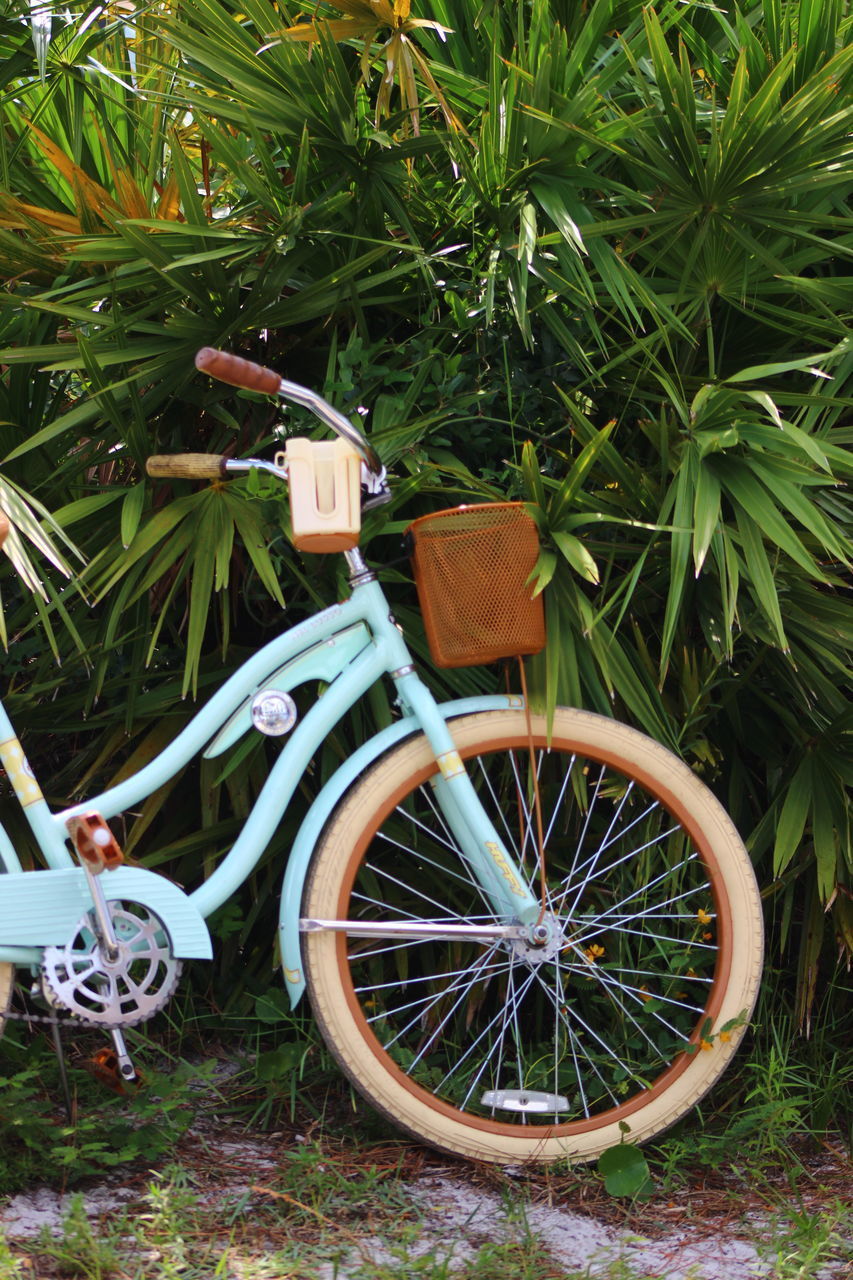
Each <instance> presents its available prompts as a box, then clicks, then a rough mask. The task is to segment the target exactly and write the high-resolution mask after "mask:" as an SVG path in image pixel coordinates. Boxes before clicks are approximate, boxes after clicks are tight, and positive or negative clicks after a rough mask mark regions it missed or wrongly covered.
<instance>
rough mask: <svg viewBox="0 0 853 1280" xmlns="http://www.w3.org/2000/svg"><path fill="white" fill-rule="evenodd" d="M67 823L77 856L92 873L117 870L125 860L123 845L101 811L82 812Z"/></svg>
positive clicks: (97, 873)
mask: <svg viewBox="0 0 853 1280" xmlns="http://www.w3.org/2000/svg"><path fill="white" fill-rule="evenodd" d="M65 825H66V827H67V829H68V834H69V836H70V837H71V843H72V844H73V845H74V848H75V849H76V850H77V856H78V857H79V859H80V861H81V863H82V864H83V865H84V866H85V867H88V869H89V871H91V873H92V875H95V876H99V875H100V874H101V872H102V871H115V869H116V867H120V866H121V865H122V863H123V862H124V853H123V851H122V848H121V845H120V844H119V842H118V841H117V840H116V838H115V836H114V835H113V833H112V831H110V829H109V827H108V826H107V823H106V819H105V818H102V817H101V815H100V814H99V813H81V814H80V815H79V816H78V817H76V818H69V819H68V821H67V822H66V824H65Z"/></svg>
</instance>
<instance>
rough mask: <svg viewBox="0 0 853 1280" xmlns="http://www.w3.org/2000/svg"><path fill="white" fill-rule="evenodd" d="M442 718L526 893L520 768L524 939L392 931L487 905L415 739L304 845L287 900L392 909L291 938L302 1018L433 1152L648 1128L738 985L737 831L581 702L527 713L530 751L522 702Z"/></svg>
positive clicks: (700, 1068) (736, 1003) (647, 743)
mask: <svg viewBox="0 0 853 1280" xmlns="http://www.w3.org/2000/svg"><path fill="white" fill-rule="evenodd" d="M451 730H452V733H453V737H454V740H455V742H456V745H457V748H458V750H459V752H460V754H461V755H462V757H463V758H464V759H465V760H466V762H467V767H468V772H469V775H470V777H471V779H472V781H473V783H474V786H475V787H476V788H477V790H478V793H479V796H480V799H481V800H482V803H483V805H484V807H485V808H486V810H487V812H488V813H489V815H490V817H491V819H492V821H493V822H494V825H495V828H496V830H497V831H498V832H499V834H500V836H501V838H502V840H503V841H504V843H505V845H506V846H507V848H509V849H511V850H512V852H513V853H514V856H515V858H516V860H517V863H518V865H519V866H520V867H521V868H522V870H523V872H524V874H525V875H526V876H527V878H528V881H529V883H530V886H531V888H532V890H533V892H534V893H536V894H537V896H538V895H539V892H540V886H541V883H542V876H541V873H540V867H539V855H538V844H537V840H536V838H535V834H534V833H535V820H534V817H533V803H532V795H533V789H532V777H533V771H534V770H535V774H536V777H537V779H538V785H539V791H540V795H541V806H542V816H543V833H544V850H545V873H544V881H545V903H544V912H543V917H542V923H544V924H545V926H546V928H545V929H544V930H540V931H539V934H538V935H537V937H543V936H544V935H546V934H547V938H546V940H545V941H543V942H538V941H533V940H532V939H523V938H506V937H504V938H492V939H488V938H483V937H481V938H480V939H476V938H466V937H464V935H463V936H457V937H453V938H450V937H448V938H447V939H445V940H442V939H440V938H437V937H435V936H433V937H429V936H426V937H425V936H420V937H418V936H415V935H416V930H415V929H414V928H412V927H411V926H414V925H418V924H421V925H422V924H424V923H425V922H426V923H432V924H436V925H441V924H452V925H468V926H471V925H476V926H478V927H482V926H485V925H489V924H491V925H495V924H501V923H504V922H503V921H502V919H501V917H499V916H498V915H497V914H495V912H494V911H493V910H492V907H491V904H490V903H489V901H488V900H487V899H486V896H485V895H484V893H483V891H482V889H481V888H480V886H479V884H478V882H477V880H476V879H475V877H474V876H473V874H472V873H471V872H470V870H469V869H468V867H467V866H466V862H465V857H464V855H463V854H462V853H461V852H460V850H459V847H458V845H457V842H456V840H455V838H454V836H453V833H452V831H451V829H450V826H449V824H448V822H447V820H446V819H445V817H444V815H443V814H442V812H441V810H440V808H439V806H438V804H437V801H436V796H435V794H434V791H433V788H432V786H431V779H434V777H435V774H436V766H435V760H434V757H433V755H432V753H431V751H430V748H429V745H428V744H427V742H426V740H425V739H424V737H423V736H422V735H420V734H417V735H415V736H413V737H412V738H410V739H408V740H407V741H406V742H404V743H402V744H401V745H400V746H398V747H396V748H394V749H393V750H392V751H390V752H389V753H388V754H387V755H386V756H385V757H383V758H382V759H381V760H380V761H378V762H377V764H376V765H375V766H374V767H373V769H372V770H371V771H370V772H369V773H367V774H366V775H365V776H364V778H363V779H362V780H361V781H360V782H359V783H358V784H357V785H356V786H354V787H353V788H352V789H351V790H350V792H348V794H347V795H346V796H345V797H344V799H343V801H342V802H341V804H340V806H339V808H338V810H337V812H336V814H335V815H334V817H333V819H332V821H331V823H330V824H329V826H328V828H327V830H326V832H325V835H324V837H323V840H322V842H321V844H320V846H319V847H318V850H317V853H316V855H315V858H314V862H313V864H312V871H311V874H310V877H309V881H308V884H307V886H306V891H305V898H304V903H303V906H304V915H305V917H307V918H308V919H312V920H337V921H341V920H343V921H352V922H359V923H360V924H362V926H364V923H365V922H369V923H373V924H376V923H380V924H382V925H384V926H387V925H394V926H396V927H398V928H399V936H397V937H390V936H387V933H386V936H383V937H373V938H371V937H365V936H356V933H355V930H351V931H350V933H349V935H348V934H347V933H346V932H345V931H341V930H338V931H335V930H332V929H322V928H320V929H319V930H318V931H316V932H307V933H306V934H305V936H304V944H305V967H306V974H307V980H308V987H309V990H310V993H311V999H312V1003H313V1007H314V1011H315V1014H316V1017H317V1019H318V1022H319V1025H320V1027H321V1030H322V1031H323V1034H324V1036H325V1037H326V1040H327V1041H328V1043H329V1045H330V1047H331V1049H332V1052H333V1053H334V1054H335V1056H336V1058H337V1059H338V1062H339V1063H340V1065H341V1067H342V1068H343V1070H344V1071H345V1072H346V1074H347V1075H348V1076H349V1078H350V1079H351V1080H352V1082H353V1083H354V1084H355V1085H356V1087H357V1088H358V1089H359V1090H360V1091H361V1092H362V1093H363V1094H364V1096H365V1097H366V1098H367V1099H368V1100H369V1101H370V1102H371V1103H372V1105H373V1106H374V1107H376V1108H377V1109H378V1110H379V1111H381V1112H383V1113H384V1114H386V1115H387V1116H388V1117H389V1118H390V1119H391V1120H392V1121H393V1122H394V1123H395V1124H397V1125H398V1126H400V1127H401V1128H403V1129H405V1130H407V1131H408V1132H409V1133H411V1134H413V1135H414V1136H415V1137H417V1138H419V1139H420V1140H422V1141H424V1142H426V1143H429V1144H430V1145H432V1146H435V1147H438V1148H440V1149H442V1150H444V1151H450V1152H454V1153H457V1154H461V1155H464V1156H467V1157H470V1158H474V1159H480V1160H492V1161H495V1162H498V1163H507V1162H517V1161H524V1160H535V1161H552V1160H557V1159H561V1158H565V1157H568V1158H570V1159H574V1160H591V1159H594V1158H595V1157H596V1156H598V1155H599V1154H600V1153H601V1152H602V1151H603V1150H605V1149H606V1148H607V1147H610V1146H613V1145H614V1144H616V1143H618V1142H620V1141H622V1140H624V1139H625V1138H627V1139H628V1140H629V1141H632V1142H642V1141H643V1140H646V1139H648V1138H651V1137H652V1136H654V1135H655V1134H657V1133H660V1132H661V1131H662V1130H663V1129H665V1128H667V1127H668V1126H669V1125H671V1124H673V1123H674V1122H675V1121H676V1120H677V1119H678V1118H679V1117H680V1116H682V1115H684V1113H685V1112H686V1111H688V1110H689V1109H690V1108H691V1107H692V1106H694V1104H695V1103H697V1102H698V1101H699V1099H700V1098H701V1097H702V1096H703V1095H704V1094H705V1093H706V1092H707V1090H708V1089H709V1088H710V1087H711V1085H712V1084H713V1083H714V1081H715V1080H716V1079H717V1078H718V1077H719V1075H720V1074H721V1072H722V1071H723V1070H724V1068H725V1067H726V1064H727V1063H728V1061H729V1060H730V1058H731V1056H732V1054H733V1053H734V1051H735V1048H736V1045H737V1042H738V1040H739V1039H740V1037H741V1035H742V1034H743V1030H744V1027H745V1025H746V1023H747V1020H748V1018H749V1016H750V1013H751V1011H752V1007H753V1004H754V1002H755V997H756V994H757V989H758V983H759V977H760V970H761V956H762V924H761V909H760V902H759V897H758V891H757V886H756V883H755V877H754V875H753V872H752V867H751V865H750V862H749V859H748V857H747V854H746V851H745V850H744V848H743V845H742V843H741V841H740V839H739V837H738V835H737V832H736V831H735V829H734V826H733V825H732V823H731V821H730V819H729V818H728V817H727V815H726V814H725V812H724V810H723V809H722V808H721V806H720V805H719V804H718V802H717V801H716V799H715V798H714V797H713V795H712V794H711V793H710V792H709V791H708V789H707V788H706V787H705V786H704V785H703V784H702V783H701V782H700V781H699V780H698V778H697V777H696V776H695V775H694V774H693V773H692V772H691V770H690V769H689V768H688V767H687V766H686V765H685V764H683V763H682V762H681V761H680V760H678V759H677V758H676V757H674V756H672V755H671V754H670V753H669V752H668V751H666V750H665V749H664V748H663V747H661V746H660V745H659V744H658V743H656V742H653V741H652V740H650V739H649V738H646V737H645V736H644V735H642V734H640V733H637V732H636V731H634V730H632V729H629V728H627V727H625V726H624V725H620V724H618V723H616V722H615V721H612V720H608V719H606V718H604V717H601V716H597V715H592V714H590V713H587V712H579V711H572V710H568V709H565V708H560V709H558V711H557V713H556V716H555V720H554V725H553V732H552V735H551V737H550V740H549V738H548V734H547V727H546V723H545V720H544V718H543V717H533V743H534V751H533V762H532V763H531V756H530V753H529V749H528V735H527V727H526V720H525V716H524V713H523V711H512V710H507V711H495V712H484V713H482V714H477V715H471V716H464V717H460V718H458V719H456V720H454V721H452V722H451ZM407 930H408V931H409V936H406V935H407ZM437 931H438V930H436V932H437Z"/></svg>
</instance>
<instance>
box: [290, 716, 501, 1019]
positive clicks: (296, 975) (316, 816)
mask: <svg viewBox="0 0 853 1280" xmlns="http://www.w3.org/2000/svg"><path fill="white" fill-rule="evenodd" d="M519 705H520V700H519V698H518V697H517V696H513V695H502V694H501V695H495V696H489V697H479V698H459V699H457V700H456V701H455V702H444V703H441V704H440V705H439V711H440V712H441V714H442V715H443V716H444V718H445V720H449V719H451V718H452V717H455V716H464V715H470V714H472V713H473V712H475V711H505V710H506V709H507V708H508V707H517V706H519ZM419 728H420V726H419V724H418V722H417V720H416V719H415V717H414V716H405V717H404V718H403V719H402V720H397V721H395V723H394V724H392V725H391V726H390V727H389V728H387V729H383V730H382V732H381V733H377V734H376V736H375V737H373V738H370V739H369V740H368V741H367V742H366V743H365V744H364V746H362V747H360V748H359V749H358V751H356V752H355V754H354V755H352V756H350V758H349V759H348V760H347V761H346V762H345V763H344V764H342V765H341V767H340V768H339V769H338V770H337V771H336V772H335V773H334V774H332V776H331V778H330V779H329V781H328V782H327V783H326V785H325V786H324V787H323V790H322V791H321V792H320V794H319V795H318V796H317V799H316V800H315V801H314V803H313V804H312V806H311V808H310V810H309V811H308V814H307V816H306V818H305V820H304V822H303V823H302V826H301V827H300V828H299V834H298V835H297V837H296V840H295V841H294V843H293V848H292V850H291V853H290V858H289V859H288V863H287V870H286V871H285V873H284V879H283V881H282V886H281V906H280V909H279V924H278V936H279V945H280V948H281V963H282V968H283V970H284V978H285V987H286V988H287V991H288V994H289V996H290V1005H291V1008H295V1006H296V1005H297V1004H298V1003H299V1000H300V999H301V997H302V995H303V993H304V991H305V975H304V973H303V969H302V943H301V937H300V930H299V917H300V913H301V909H302V893H303V890H304V888H305V877H306V876H307V874H308V867H309V864H310V862H311V855H312V854H313V852H314V848H315V846H316V844H317V841H318V840H319V838H320V836H321V834H322V832H323V828H324V827H325V825H326V823H327V822H328V820H329V818H330V816H331V814H332V812H333V810H334V809H335V806H336V805H337V804H338V803H339V801H340V800H341V799H342V797H343V796H344V794H345V793H346V792H347V791H348V790H349V788H350V787H351V786H352V785H353V783H354V782H356V781H357V780H358V779H359V778H360V777H361V775H362V774H363V773H364V772H365V770H367V769H368V768H369V767H370V766H371V765H372V764H373V762H374V761H375V760H377V759H378V758H379V756H381V755H383V754H384V753H385V752H386V751H388V750H389V749H390V748H391V747H393V746H396V745H397V743H398V742H402V741H403V739H404V738H408V737H409V736H410V734H413V733H417V732H418V731H419Z"/></svg>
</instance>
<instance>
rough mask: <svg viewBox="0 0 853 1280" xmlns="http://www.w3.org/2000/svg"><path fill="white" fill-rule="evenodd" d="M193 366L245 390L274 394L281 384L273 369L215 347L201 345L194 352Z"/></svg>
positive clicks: (212, 376)
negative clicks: (197, 350)
mask: <svg viewBox="0 0 853 1280" xmlns="http://www.w3.org/2000/svg"><path fill="white" fill-rule="evenodd" d="M195 367H196V368H197V369H200V370H201V371H202V373H209V374H210V376H211V378H218V379H219V381H220V382H229V383H230V384H231V386H232V387H245V388H246V390H247V391H265V392H267V393H268V394H269V395H275V394H276V392H277V391H278V389H279V387H280V386H281V378H280V376H279V375H278V374H277V373H276V372H275V371H274V370H273V369H265V368H264V366H263V365H262V364H255V363H254V361H252V360H244V359H243V357H242V356H232V355H231V352H230V351H217V349H216V347H202V349H201V351H199V352H197V354H196V358H195Z"/></svg>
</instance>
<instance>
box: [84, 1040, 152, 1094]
mask: <svg viewBox="0 0 853 1280" xmlns="http://www.w3.org/2000/svg"><path fill="white" fill-rule="evenodd" d="M116 1036H118V1039H119V1041H120V1046H121V1047H119V1045H117V1044H116V1043H115V1041H116ZM112 1037H113V1043H114V1047H113V1048H106V1047H105V1048H103V1049H99V1050H98V1052H97V1053H95V1054H93V1055H92V1057H91V1058H90V1059H89V1061H88V1062H87V1063H86V1066H87V1069H88V1070H89V1071H90V1072H91V1073H92V1075H93V1076H94V1077H95V1079H96V1080H98V1081H99V1082H100V1083H101V1084H102V1085H105V1086H106V1088H107V1089H111V1090H112V1091H113V1093H120V1094H128V1093H134V1092H135V1091H136V1090H137V1089H139V1088H140V1087H141V1086H142V1084H143V1083H144V1080H143V1077H142V1075H141V1074H140V1073H139V1072H138V1071H137V1070H136V1068H135V1067H134V1065H133V1063H132V1062H131V1060H130V1056H129V1054H128V1052H127V1048H126V1046H125V1043H124V1037H123V1036H122V1034H121V1032H120V1031H117V1030H114V1031H113V1032H112Z"/></svg>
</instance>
